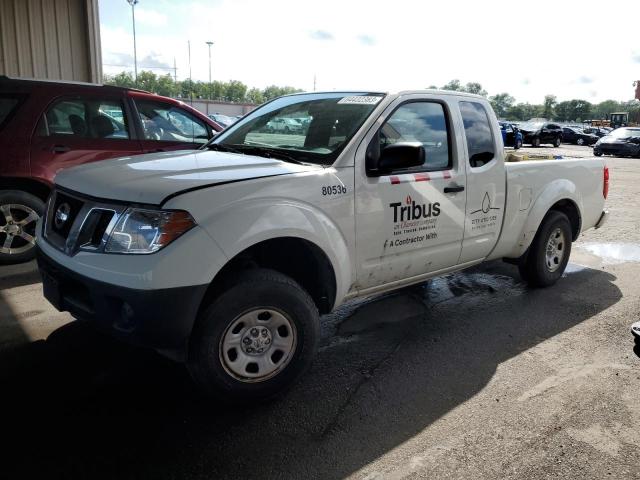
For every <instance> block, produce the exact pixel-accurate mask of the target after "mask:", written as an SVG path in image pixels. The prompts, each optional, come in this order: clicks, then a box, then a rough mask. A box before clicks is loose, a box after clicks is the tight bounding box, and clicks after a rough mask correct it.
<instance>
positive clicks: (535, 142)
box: [531, 137, 540, 148]
mask: <svg viewBox="0 0 640 480" xmlns="http://www.w3.org/2000/svg"><path fill="white" fill-rule="evenodd" d="M531 146H532V147H534V148H538V147H539V146H540V139H539V138H538V137H535V138H534V139H533V140H531Z"/></svg>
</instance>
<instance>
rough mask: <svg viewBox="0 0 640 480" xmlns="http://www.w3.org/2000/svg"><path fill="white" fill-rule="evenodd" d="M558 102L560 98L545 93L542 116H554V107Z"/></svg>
mask: <svg viewBox="0 0 640 480" xmlns="http://www.w3.org/2000/svg"><path fill="white" fill-rule="evenodd" d="M557 103H558V99H557V98H556V96H555V95H545V97H544V103H543V105H542V116H543V117H544V118H553V113H554V112H553V109H554V107H555V106H556V104H557Z"/></svg>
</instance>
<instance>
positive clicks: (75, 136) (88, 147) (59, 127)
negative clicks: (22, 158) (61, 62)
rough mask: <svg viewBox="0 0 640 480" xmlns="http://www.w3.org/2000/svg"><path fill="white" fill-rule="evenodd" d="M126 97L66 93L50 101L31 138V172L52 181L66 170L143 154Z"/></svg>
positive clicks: (37, 176) (35, 175)
mask: <svg viewBox="0 0 640 480" xmlns="http://www.w3.org/2000/svg"><path fill="white" fill-rule="evenodd" d="M123 100H124V99H123V97H122V96H118V95H112V96H109V95H84V94H83V95H82V96H64V97H59V98H57V99H55V100H54V101H53V102H51V103H50V104H49V106H48V107H47V109H46V110H45V112H44V113H43V115H42V117H41V118H40V120H39V122H38V126H37V128H36V131H35V133H34V134H33V137H32V139H31V151H30V164H31V174H32V176H34V177H36V178H41V179H44V180H47V181H49V182H52V181H53V177H54V176H55V174H56V173H57V172H58V171H59V170H61V169H63V168H68V167H72V166H74V165H79V164H82V163H87V162H95V161H97V160H106V159H109V158H115V157H124V156H128V155H136V154H140V153H142V145H141V143H140V141H139V140H138V139H137V138H136V135H135V130H134V129H133V126H132V123H131V119H130V117H129V115H128V110H127V108H126V107H125V103H124V101H123Z"/></svg>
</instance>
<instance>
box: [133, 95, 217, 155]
mask: <svg viewBox="0 0 640 480" xmlns="http://www.w3.org/2000/svg"><path fill="white" fill-rule="evenodd" d="M133 102H134V105H135V110H136V111H137V115H138V117H139V119H140V125H141V127H142V132H141V134H140V135H141V138H142V148H143V150H144V151H145V152H162V151H168V150H184V149H188V150H189V149H196V148H198V147H201V146H202V145H204V144H205V143H207V142H208V141H209V140H210V139H211V137H212V136H213V132H212V127H211V126H210V125H208V124H207V123H206V122H205V121H204V120H202V119H200V118H198V117H197V116H196V115H195V114H194V113H192V112H190V111H189V110H188V109H186V108H184V107H182V106H181V105H180V104H179V103H178V102H170V101H168V100H163V99H160V98H157V99H156V98H153V99H149V98H146V97H135V96H134V97H133Z"/></svg>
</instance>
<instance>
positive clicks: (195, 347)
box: [188, 269, 319, 403]
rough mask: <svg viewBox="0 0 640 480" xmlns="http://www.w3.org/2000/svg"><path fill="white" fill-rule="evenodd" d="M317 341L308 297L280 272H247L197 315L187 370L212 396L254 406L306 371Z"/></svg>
mask: <svg viewBox="0 0 640 480" xmlns="http://www.w3.org/2000/svg"><path fill="white" fill-rule="evenodd" d="M318 339H319V320H318V310H317V308H316V306H315V304H314V303H313V300H312V299H311V297H310V296H309V294H308V293H307V292H305V291H304V290H303V289H302V288H301V287H300V286H299V285H298V284H297V283H296V282H295V281H293V280H292V279H291V278H289V277H287V276H286V275H283V274H281V273H279V272H276V271H273V270H266V269H256V270H249V271H247V272H245V273H243V274H242V275H240V276H239V277H238V278H237V279H236V281H235V282H233V285H232V286H231V287H230V288H229V289H228V290H227V291H225V292H224V293H223V294H221V295H220V296H219V297H217V298H216V299H215V300H214V301H213V302H212V303H211V304H210V305H209V306H208V307H207V308H206V309H205V310H204V311H203V312H202V314H201V315H200V318H199V319H198V323H197V325H196V327H195V329H194V332H193V334H192V339H191V345H190V349H189V361H188V368H189V371H190V372H191V375H192V377H193V378H194V380H195V382H196V383H197V384H198V386H199V387H200V388H201V389H202V390H204V391H205V392H206V393H207V394H209V395H211V396H213V397H217V398H220V399H222V400H224V401H229V402H231V401H240V402H247V403H248V402H259V401H262V400H265V399H268V398H269V397H272V396H274V395H276V394H278V393H280V392H282V391H283V390H285V389H286V388H288V387H289V386H291V385H292V384H293V383H294V382H295V381H296V380H297V379H298V378H299V377H300V375H302V373H304V372H305V371H306V370H307V368H308V367H309V366H310V365H311V362H312V360H313V357H314V356H315V352H316V350H317V343H318Z"/></svg>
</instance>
